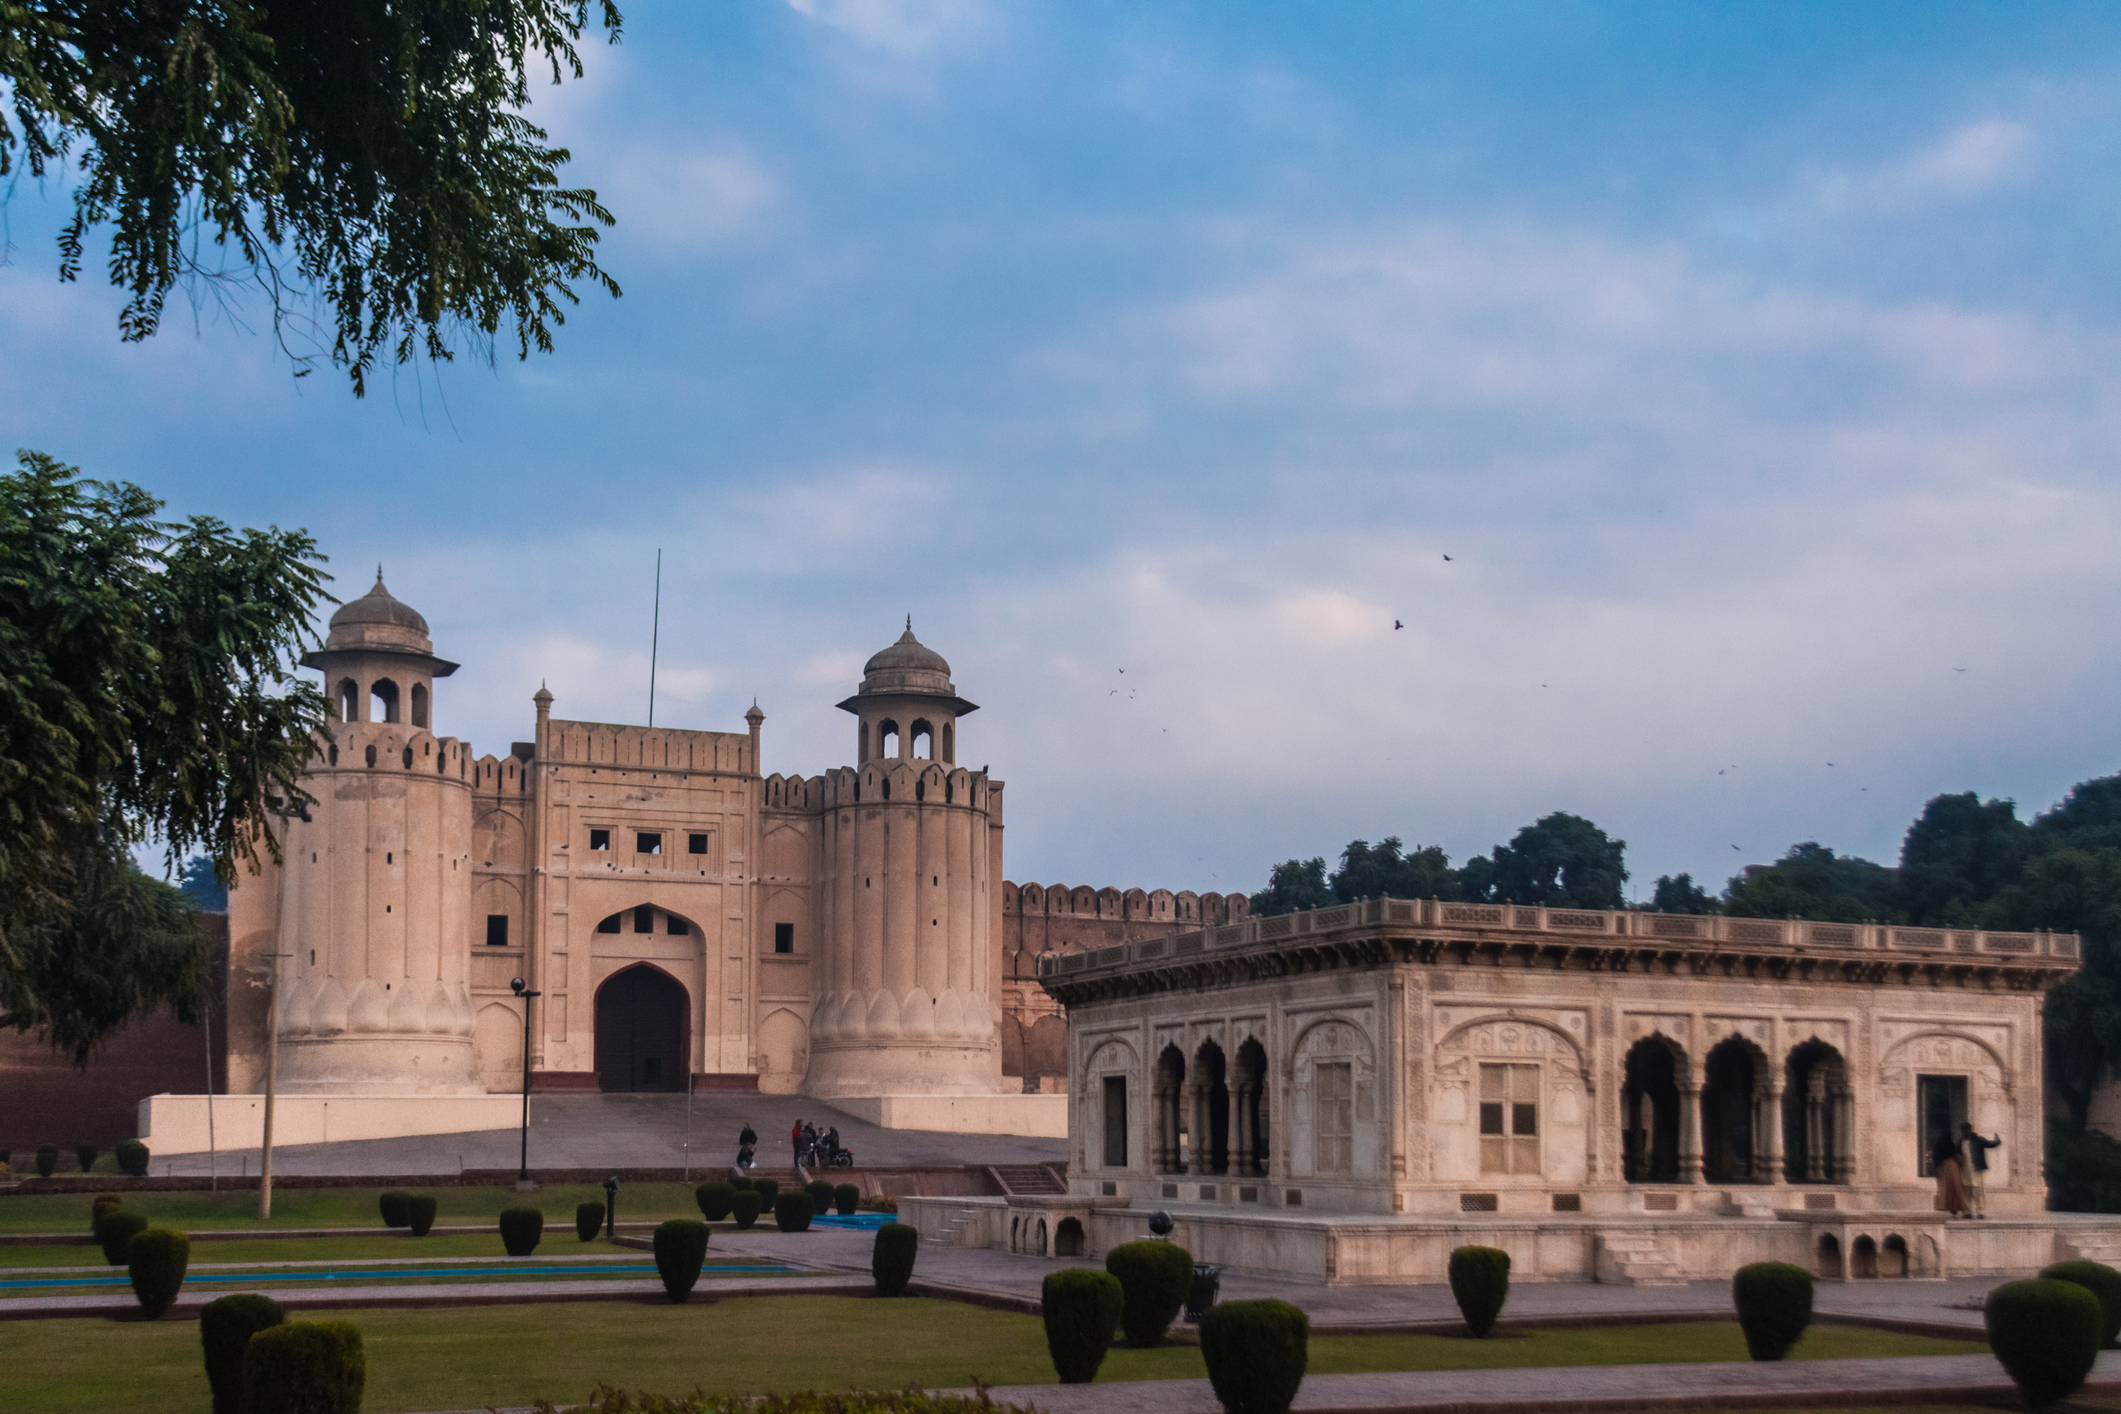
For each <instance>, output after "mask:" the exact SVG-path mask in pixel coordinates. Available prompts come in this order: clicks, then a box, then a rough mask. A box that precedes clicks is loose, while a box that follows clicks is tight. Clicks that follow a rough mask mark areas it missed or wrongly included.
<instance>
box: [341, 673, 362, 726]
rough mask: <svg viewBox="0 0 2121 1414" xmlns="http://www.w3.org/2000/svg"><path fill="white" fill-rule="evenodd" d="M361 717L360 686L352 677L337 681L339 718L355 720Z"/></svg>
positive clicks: (346, 720)
mask: <svg viewBox="0 0 2121 1414" xmlns="http://www.w3.org/2000/svg"><path fill="white" fill-rule="evenodd" d="M360 719H361V686H360V684H359V683H356V682H355V681H354V680H353V679H352V678H342V679H340V681H339V720H340V721H342V722H357V721H359V720H360Z"/></svg>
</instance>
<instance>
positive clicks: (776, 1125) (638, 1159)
mask: <svg viewBox="0 0 2121 1414" xmlns="http://www.w3.org/2000/svg"><path fill="white" fill-rule="evenodd" d="M798 1119H807V1120H809V1121H810V1122H811V1123H813V1124H817V1125H819V1126H820V1127H821V1128H822V1127H824V1126H825V1125H827V1124H836V1125H838V1126H839V1131H840V1143H842V1144H844V1145H845V1146H846V1147H848V1148H849V1149H852V1150H853V1151H854V1156H855V1158H856V1160H857V1161H859V1162H861V1163H863V1164H882V1165H888V1166H892V1167H899V1166H903V1165H921V1164H936V1165H944V1166H956V1165H959V1164H1042V1163H1056V1164H1057V1163H1064V1162H1066V1160H1067V1156H1068V1141H1067V1140H1065V1139H1031V1138H1023V1137H1019V1136H1015V1135H1008V1134H941V1133H936V1132H933V1131H930V1130H921V1129H883V1128H880V1127H878V1126H877V1125H873V1124H870V1123H868V1122H867V1121H865V1120H860V1119H856V1118H855V1117H854V1116H853V1115H850V1114H847V1113H845V1112H843V1111H840V1110H836V1109H833V1108H831V1107H830V1106H828V1105H827V1104H825V1103H824V1102H823V1101H821V1100H813V1099H809V1098H807V1097H805V1096H802V1095H754V1094H740V1095H732V1094H727V1093H716V1094H703V1095H695V1096H693V1097H692V1123H691V1130H690V1144H691V1148H690V1150H689V1151H688V1150H687V1148H686V1144H687V1129H686V1121H685V1097H684V1096H683V1095H538V1094H533V1095H532V1096H531V1097H530V1166H531V1168H532V1170H537V1169H540V1168H547V1169H576V1168H593V1169H606V1168H629V1169H640V1168H683V1167H685V1165H686V1163H687V1154H688V1152H689V1154H690V1163H691V1166H692V1168H694V1169H695V1170H705V1169H714V1168H724V1167H726V1166H727V1165H729V1164H730V1163H732V1162H733V1161H734V1160H735V1158H736V1136H737V1134H738V1133H739V1132H740V1131H741V1130H742V1129H743V1127H744V1124H745V1122H746V1121H749V1122H750V1124H751V1127H752V1128H753V1129H755V1130H757V1131H758V1133H759V1134H760V1136H761V1142H760V1144H759V1160H760V1162H761V1163H763V1164H768V1165H772V1166H775V1167H776V1168H783V1167H786V1166H787V1164H788V1162H789V1160H790V1159H791V1158H793V1154H792V1153H791V1152H790V1150H789V1148H788V1145H787V1142H786V1141H787V1136H788V1127H789V1126H790V1125H791V1124H793V1123H795V1121H796V1120H798ZM520 1143H521V1136H520V1133H519V1131H517V1130H514V1129H488V1130H477V1131H474V1132H471V1133H467V1134H431V1135H422V1136H416V1137H413V1138H409V1139H361V1140H350V1141H347V1142H344V1143H338V1144H291V1145H276V1146H275V1147H274V1149H273V1171H274V1172H275V1173H276V1174H283V1175H308V1174H329V1175H349V1176H368V1175H372V1176H374V1177H377V1178H388V1177H390V1176H392V1175H394V1174H438V1173H458V1172H460V1171H462V1170H464V1169H495V1168H503V1169H510V1170H513V1169H514V1168H515V1167H516V1159H517V1155H518V1153H519V1149H518V1146H519V1144H520ZM258 1161H259V1155H258V1151H257V1150H256V1149H224V1150H222V1151H221V1153H220V1154H219V1155H218V1157H216V1158H215V1159H214V1160H213V1163H214V1165H215V1171H216V1172H218V1173H224V1174H255V1173H257V1171H258ZM207 1171H208V1156H207V1155H205V1154H179V1155H175V1156H173V1157H171V1158H167V1159H165V1158H160V1157H157V1158H156V1159H155V1160H154V1161H153V1167H152V1168H151V1170H150V1172H152V1173H153V1174H154V1176H155V1177H157V1178H160V1177H162V1176H163V1175H164V1174H173V1175H176V1176H179V1177H182V1176H186V1175H200V1176H204V1175H205V1174H206V1172H207Z"/></svg>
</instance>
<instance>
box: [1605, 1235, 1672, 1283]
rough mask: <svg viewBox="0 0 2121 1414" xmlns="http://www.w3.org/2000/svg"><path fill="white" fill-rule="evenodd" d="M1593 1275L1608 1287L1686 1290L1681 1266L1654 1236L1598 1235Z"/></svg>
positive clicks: (1660, 1240)
mask: <svg viewBox="0 0 2121 1414" xmlns="http://www.w3.org/2000/svg"><path fill="white" fill-rule="evenodd" d="M1593 1242H1594V1247H1595V1251H1594V1253H1593V1256H1592V1261H1593V1264H1594V1265H1593V1268H1592V1270H1593V1273H1594V1275H1595V1276H1596V1278H1597V1280H1599V1281H1601V1282H1603V1283H1605V1284H1606V1285H1608V1286H1684V1285H1685V1284H1686V1277H1685V1275H1684V1274H1683V1273H1682V1272H1681V1270H1680V1267H1679V1263H1678V1262H1676V1261H1674V1260H1673V1259H1672V1258H1671V1257H1670V1256H1668V1255H1667V1254H1666V1253H1665V1250H1664V1241H1663V1239H1661V1238H1659V1237H1658V1236H1657V1235H1656V1234H1655V1233H1646V1232H1601V1233H1598V1234H1596V1235H1595V1237H1594V1239H1593Z"/></svg>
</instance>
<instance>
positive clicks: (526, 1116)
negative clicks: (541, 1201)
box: [508, 977, 545, 1193]
mask: <svg viewBox="0 0 2121 1414" xmlns="http://www.w3.org/2000/svg"><path fill="white" fill-rule="evenodd" d="M508 985H509V986H510V987H513V988H514V989H515V994H516V995H517V996H519V997H521V998H522V999H523V1150H522V1155H521V1157H520V1158H519V1159H518V1160H517V1164H516V1192H518V1193H528V1192H529V1191H530V1190H531V1188H532V1186H533V1185H532V1184H531V1181H530V999H531V998H532V997H542V996H544V995H545V994H544V993H543V992H531V991H525V990H524V987H523V979H522V978H520V977H517V978H515V979H514V980H512V981H511V982H510V983H509V984H508Z"/></svg>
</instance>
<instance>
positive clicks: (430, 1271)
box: [0, 1262, 795, 1290]
mask: <svg viewBox="0 0 2121 1414" xmlns="http://www.w3.org/2000/svg"><path fill="white" fill-rule="evenodd" d="M794 1270H795V1269H794V1268H793V1267H788V1266H783V1265H781V1264H779V1263H768V1264H764V1265H761V1266H756V1267H706V1268H703V1269H702V1270H701V1272H700V1275H701V1276H702V1277H703V1278H704V1277H713V1276H720V1275H721V1274H723V1273H725V1272H747V1273H748V1272H790V1271H794ZM584 1273H588V1274H593V1275H612V1274H623V1275H626V1276H653V1275H655V1264H654V1263H653V1262H649V1263H641V1264H636V1263H630V1262H629V1263H627V1264H625V1265H623V1266H608V1265H605V1264H603V1263H591V1262H570V1263H568V1264H567V1265H566V1266H564V1267H563V1266H558V1265H554V1264H545V1265H541V1266H535V1267H414V1268H410V1269H407V1270H404V1271H388V1270H385V1271H377V1270H376V1269H375V1268H373V1267H371V1268H368V1269H366V1270H362V1271H349V1272H318V1271H291V1272H263V1273H261V1272H192V1273H189V1274H187V1275H186V1276H185V1278H184V1284H185V1285H186V1286H190V1285H192V1284H194V1283H200V1282H219V1281H226V1282H248V1283H249V1284H251V1285H252V1286H256V1285H257V1284H259V1283H260V1282H288V1281H387V1280H390V1279H392V1278H403V1277H499V1276H509V1277H526V1276H529V1277H564V1276H578V1275H582V1274H584ZM131 1284H132V1279H131V1278H130V1277H123V1276H94V1277H30V1278H22V1279H15V1278H9V1279H6V1280H0V1290H22V1289H25V1288H29V1287H48V1286H130V1285H131Z"/></svg>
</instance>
